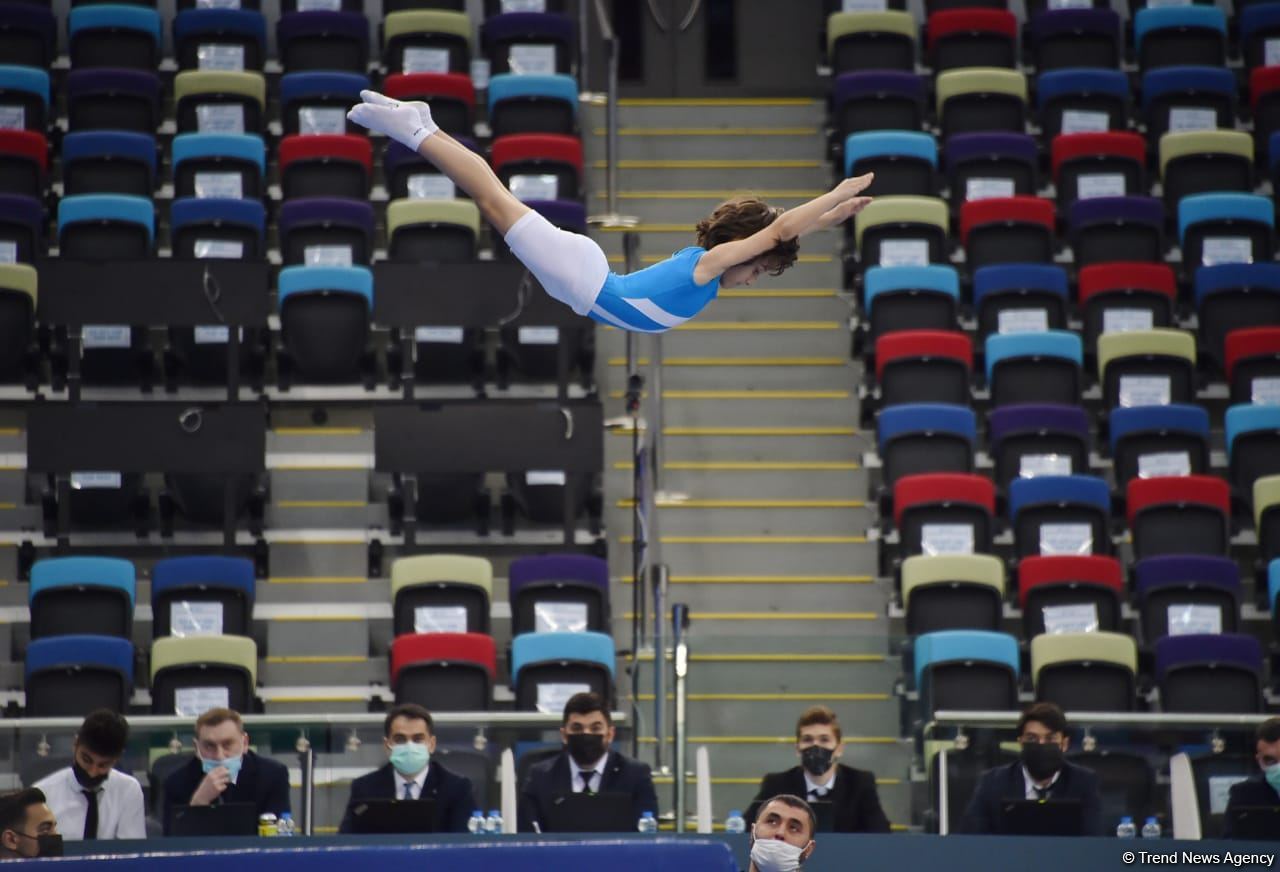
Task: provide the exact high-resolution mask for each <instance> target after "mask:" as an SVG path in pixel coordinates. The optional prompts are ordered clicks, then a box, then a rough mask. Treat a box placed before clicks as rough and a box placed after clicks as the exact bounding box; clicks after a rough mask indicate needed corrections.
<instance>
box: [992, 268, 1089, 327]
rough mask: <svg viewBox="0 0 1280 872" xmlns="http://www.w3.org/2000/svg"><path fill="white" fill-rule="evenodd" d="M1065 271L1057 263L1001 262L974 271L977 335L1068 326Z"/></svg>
mask: <svg viewBox="0 0 1280 872" xmlns="http://www.w3.org/2000/svg"><path fill="white" fill-rule="evenodd" d="M1067 301H1068V283H1067V273H1066V270H1064V269H1063V268H1062V267H1060V266H1052V265H1049V264H1038V263H1004V264H996V265H993V266H984V267H978V268H977V269H975V270H974V272H973V308H974V311H975V312H976V313H977V316H978V337H979V338H980V339H983V340H985V339H986V337H988V336H990V335H991V334H993V333H1027V332H1030V333H1036V332H1044V331H1045V330H1062V329H1065V328H1066V326H1067Z"/></svg>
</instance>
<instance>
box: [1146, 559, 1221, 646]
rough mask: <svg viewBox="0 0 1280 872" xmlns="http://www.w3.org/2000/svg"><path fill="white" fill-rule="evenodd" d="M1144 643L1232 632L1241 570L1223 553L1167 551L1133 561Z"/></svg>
mask: <svg viewBox="0 0 1280 872" xmlns="http://www.w3.org/2000/svg"><path fill="white" fill-rule="evenodd" d="M1133 575H1134V593H1135V594H1136V596H1137V604H1138V614H1139V617H1140V619H1141V622H1142V639H1143V642H1144V643H1145V644H1146V645H1148V646H1152V645H1155V644H1157V643H1158V642H1159V640H1160V639H1162V638H1164V637H1165V636H1186V635H1196V634H1200V635H1205V634H1213V635H1217V634H1219V633H1234V632H1236V627H1237V626H1238V624H1239V618H1240V596H1241V589H1240V570H1239V568H1238V567H1237V566H1236V564H1235V561H1233V560H1230V559H1228V558H1226V557H1214V556H1209V555H1196V554H1166V555H1165V556H1157V557H1146V558H1140V559H1139V560H1138V561H1137V563H1135V564H1134V569H1133Z"/></svg>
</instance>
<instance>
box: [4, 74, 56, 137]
mask: <svg viewBox="0 0 1280 872" xmlns="http://www.w3.org/2000/svg"><path fill="white" fill-rule="evenodd" d="M49 95H50V86H49V74H48V73H47V72H45V71H44V70H40V69H36V68H35V67H20V66H16V65H12V64H0V113H2V114H3V116H4V119H5V129H7V130H34V131H37V132H38V133H44V132H45V128H47V127H48V126H49V122H51V121H52V120H53V118H52V117H50V112H49Z"/></svg>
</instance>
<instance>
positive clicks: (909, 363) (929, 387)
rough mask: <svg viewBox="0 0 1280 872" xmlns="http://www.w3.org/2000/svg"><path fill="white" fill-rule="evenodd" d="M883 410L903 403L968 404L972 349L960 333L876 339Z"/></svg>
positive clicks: (918, 333) (913, 333)
mask: <svg viewBox="0 0 1280 872" xmlns="http://www.w3.org/2000/svg"><path fill="white" fill-rule="evenodd" d="M875 350H876V382H877V383H878V385H879V388H880V390H879V404H880V406H881V407H882V408H884V407H888V406H895V405H901V404H904V403H953V404H956V405H966V404H967V403H968V402H969V394H970V387H969V383H970V380H971V378H972V371H973V346H972V345H971V344H970V342H969V337H967V336H965V335H964V334H963V333H961V332H959V331H947V330H901V331H898V332H897V333H889V334H886V335H884V336H881V337H879V338H878V339H876V349H875Z"/></svg>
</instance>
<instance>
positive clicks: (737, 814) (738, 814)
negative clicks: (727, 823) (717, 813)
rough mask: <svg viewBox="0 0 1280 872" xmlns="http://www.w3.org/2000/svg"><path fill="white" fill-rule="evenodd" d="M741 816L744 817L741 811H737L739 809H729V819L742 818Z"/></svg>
mask: <svg viewBox="0 0 1280 872" xmlns="http://www.w3.org/2000/svg"><path fill="white" fill-rule="evenodd" d="M741 816H742V810H741V809H737V808H731V809H729V817H741Z"/></svg>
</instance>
